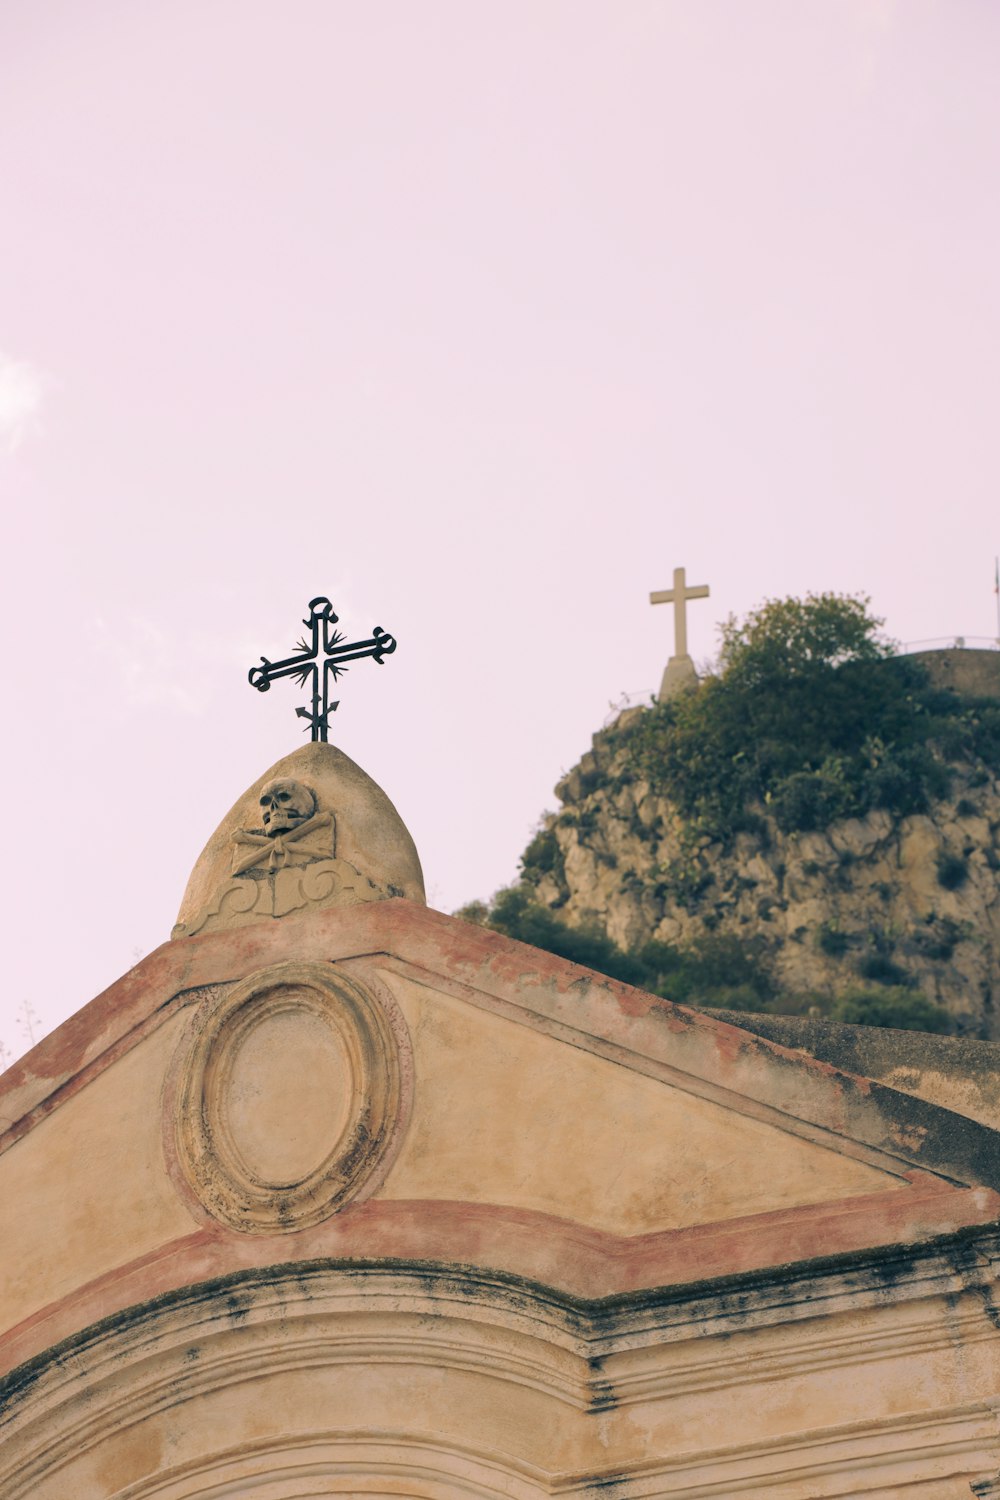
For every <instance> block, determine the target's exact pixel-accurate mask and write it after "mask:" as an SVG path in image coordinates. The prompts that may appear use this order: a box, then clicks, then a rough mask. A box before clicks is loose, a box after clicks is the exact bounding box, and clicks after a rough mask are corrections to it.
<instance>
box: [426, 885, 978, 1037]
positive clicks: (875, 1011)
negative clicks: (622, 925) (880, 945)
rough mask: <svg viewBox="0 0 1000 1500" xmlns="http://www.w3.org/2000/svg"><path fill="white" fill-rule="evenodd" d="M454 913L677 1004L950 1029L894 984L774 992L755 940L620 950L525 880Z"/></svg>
mask: <svg viewBox="0 0 1000 1500" xmlns="http://www.w3.org/2000/svg"><path fill="white" fill-rule="evenodd" d="M455 915H456V916H458V917H464V918H465V920H466V921H470V922H476V923H478V924H480V925H481V926H488V927H491V928H493V929H494V930H495V931H496V932H502V933H504V934H505V936H507V937H512V938H517V939H518V941H520V942H522V943H530V944H531V945H532V946H533V947H535V948H543V949H545V951H546V952H548V953H556V954H558V955H559V957H560V958H565V959H568V960H570V961H571V962H572V963H577V964H582V965H583V966H584V967H586V968H588V969H596V970H597V971H598V973H601V974H606V975H608V976H609V978H611V979H620V980H622V981H623V982H624V983H625V984H633V985H635V986H637V988H639V989H644V990H648V991H649V992H650V993H651V994H654V995H662V996H664V997H665V998H667V999H669V1000H675V1001H678V1002H679V1003H681V1004H687V1005H698V1006H706V1007H710V1008H714V1009H722V1010H743V1011H758V1012H763V1013H765V1014H772V1015H821V1016H823V1017H825V1018H826V1019H828V1020H834V1021H860V1022H862V1023H863V1024H864V1025H866V1026H894V1027H897V1028H899V1029H901V1030H908V1031H938V1032H946V1031H949V1030H951V1029H952V1023H951V1018H950V1016H949V1014H948V1012H947V1011H946V1010H944V1008H943V1007H942V1006H940V1005H935V1004H934V1003H933V1002H932V1001H930V1000H927V999H926V998H925V997H924V996H923V995H922V994H921V993H920V992H919V991H917V990H914V989H911V988H909V987H907V986H905V985H901V984H899V983H886V984H878V983H875V984H870V985H867V986H865V987H864V988H855V989H848V990H847V991H846V992H845V993H844V994H843V995H841V996H839V997H837V998H836V999H833V1000H831V999H829V998H828V997H822V996H815V995H788V994H782V993H779V992H778V990H777V988H776V986H775V983H774V979H773V977H772V973H771V965H770V962H769V958H768V955H767V952H766V950H765V947H764V945H763V943H762V942H761V941H760V940H759V939H753V938H751V939H741V938H739V937H737V936H735V935H734V934H730V933H718V932H708V933H705V934H703V935H702V936H700V937H698V938H695V939H694V940H693V941H692V942H691V943H689V944H687V945H685V946H684V947H679V946H676V945H674V944H673V943H661V942H649V943H644V944H643V945H642V947H640V948H638V949H636V950H635V951H634V952H625V951H624V950H623V949H622V948H619V947H618V945H617V944H616V943H613V942H612V941H611V939H610V938H609V937H608V936H607V934H606V933H604V932H601V931H600V929H599V928H596V927H592V928H581V927H569V926H568V925H567V924H566V923H564V922H561V921H560V920H559V918H558V917H556V916H554V915H553V913H552V912H551V911H550V910H549V909H548V907H545V906H541V905H540V904H539V903H538V902H537V901H535V900H534V898H533V894H532V891H531V889H530V887H528V886H526V885H523V884H522V885H516V886H510V887H509V888H508V889H506V890H503V891H500V892H498V894H497V895H496V896H495V897H494V899H493V901H492V902H491V903H490V904H489V905H486V904H485V903H484V902H481V901H475V902H471V903H470V904H469V905H468V906H464V907H462V908H461V910H459V911H457V912H456V913H455ZM872 957H873V959H876V958H881V955H873V956H872ZM886 963H887V969H888V971H891V976H892V977H896V976H898V975H899V974H900V973H901V971H900V970H899V969H898V968H897V967H896V965H894V964H891V963H889V962H888V961H886ZM872 977H875V976H874V975H872Z"/></svg>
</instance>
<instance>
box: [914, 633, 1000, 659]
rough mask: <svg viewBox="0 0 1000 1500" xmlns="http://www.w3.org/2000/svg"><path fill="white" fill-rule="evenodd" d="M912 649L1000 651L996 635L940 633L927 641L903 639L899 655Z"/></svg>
mask: <svg viewBox="0 0 1000 1500" xmlns="http://www.w3.org/2000/svg"><path fill="white" fill-rule="evenodd" d="M911 651H1000V637H998V636H995V635H938V636H934V637H932V639H930V640H927V641H901V642H900V646H899V651H898V652H897V655H899V656H906V655H908V654H909V653H910V652H911Z"/></svg>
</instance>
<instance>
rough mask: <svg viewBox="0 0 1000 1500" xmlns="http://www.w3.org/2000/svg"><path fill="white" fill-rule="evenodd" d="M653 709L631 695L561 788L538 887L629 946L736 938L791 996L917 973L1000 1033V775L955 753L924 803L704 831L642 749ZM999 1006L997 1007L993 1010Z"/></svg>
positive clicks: (960, 1010)
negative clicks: (641, 731) (730, 831)
mask: <svg viewBox="0 0 1000 1500" xmlns="http://www.w3.org/2000/svg"><path fill="white" fill-rule="evenodd" d="M646 712H647V710H645V709H643V708H632V709H628V710H626V711H625V712H624V713H623V714H621V716H620V717H619V718H618V719H617V721H616V722H615V723H613V724H612V725H611V726H609V727H608V728H606V729H604V730H602V731H600V732H599V733H598V734H596V735H595V736H594V739H593V748H592V750H591V751H590V752H588V753H587V754H586V755H584V757H583V759H582V760H581V761H580V763H579V765H577V766H576V767H574V768H573V770H571V771H570V772H569V774H568V775H566V776H565V777H563V779H562V780H561V781H560V783H559V785H558V786H557V787H556V794H557V796H558V797H559V799H560V802H561V803H562V810H561V811H560V812H558V813H554V814H550V815H548V816H547V817H546V818H545V820H544V821H543V825H542V828H541V830H540V832H539V834H538V835H537V837H536V838H535V839H534V841H533V842H532V844H531V845H530V847H529V849H528V850H527V851H526V853H525V856H524V860H523V872H524V877H525V880H526V881H527V882H529V883H530V884H531V885H532V886H533V887H534V895H535V898H536V899H537V901H538V902H540V903H541V904H543V905H544V906H545V907H548V908H550V909H552V910H554V911H555V912H557V914H558V916H559V917H560V919H561V920H563V921H565V922H567V923H568V924H570V925H571V926H574V927H576V926H580V927H588V926H589V927H592V928H594V927H596V928H599V929H600V930H602V931H603V932H605V933H606V934H607V936H608V937H610V938H611V939H613V940H614V942H616V943H617V944H618V945H619V946H620V947H621V948H623V949H626V950H630V951H634V950H636V949H638V948H640V947H641V946H642V945H643V944H644V943H646V942H648V941H649V940H651V939H653V940H661V941H664V942H667V943H670V944H672V945H676V946H678V947H680V948H682V949H683V948H686V947H689V946H690V945H692V944H695V945H697V943H698V942H699V941H700V942H702V943H704V941H705V939H706V937H707V936H708V935H710V934H714V935H728V936H729V938H730V939H738V940H739V942H740V944H741V945H742V946H743V947H744V948H745V950H746V951H748V952H752V953H754V954H756V955H758V956H759V957H760V958H761V960H762V961H763V962H764V963H766V964H767V966H768V969H769V971H770V973H771V974H773V978H774V983H775V985H776V987H777V989H779V990H780V991H781V992H783V993H784V994H785V995H787V996H794V997H798V1000H799V1003H800V1008H807V1004H806V1006H803V1005H802V1002H803V1000H804V1001H805V1002H808V1000H809V997H814V998H815V1000H816V1001H817V1003H818V1004H822V1002H823V1001H824V999H826V1000H829V999H832V998H834V997H836V996H837V995H842V994H844V993H845V992H846V991H848V990H849V989H850V988H851V987H852V986H853V987H855V988H856V987H857V986H859V985H865V984H874V985H881V986H907V985H908V986H911V987H912V988H913V989H914V990H920V991H922V992H923V993H924V994H925V995H926V996H927V997H928V998H929V999H931V1000H933V1001H935V1002H937V1003H939V1004H941V1005H943V1006H945V1007H946V1008H947V1010H948V1011H949V1012H950V1014H951V1015H952V1017H953V1018H954V1023H955V1025H956V1027H957V1029H958V1030H960V1031H965V1032H968V1033H972V1034H978V1035H981V1036H987V1037H997V1036H1000V779H998V777H997V776H996V775H995V774H994V773H993V772H992V771H990V770H989V769H988V768H986V767H984V766H983V765H981V764H979V765H976V764H970V763H963V764H960V765H956V766H954V767H953V768H951V786H950V789H949V793H948V796H947V797H946V798H943V799H940V800H937V801H934V802H933V803H932V804H931V805H930V806H929V808H928V810H927V811H926V812H925V813H920V814H916V815H910V816H906V817H897V816H894V815H893V814H891V813H890V812H888V811H886V810H884V809H878V810H875V811H872V812H870V813H868V814H867V815H866V816H864V817H861V818H851V819H848V820H845V821H841V822H837V823H834V824H832V825H831V826H829V827H827V828H825V829H823V830H822V831H810V832H791V833H789V832H783V831H782V830H781V829H780V828H779V827H778V824H777V822H776V821H775V819H774V818H773V817H771V816H769V815H768V813H767V810H766V808H761V809H760V816H759V817H758V818H757V819H756V827H755V829H754V831H753V832H740V833H737V834H736V835H735V836H734V837H733V838H731V839H730V840H728V841H725V842H723V841H721V840H713V839H711V838H709V837H706V836H702V837H693V836H692V835H691V833H690V830H689V829H687V828H686V827H685V826H684V824H683V823H682V821H681V819H680V818H679V816H678V813H677V811H676V809H675V807H674V806H673V805H672V803H671V801H670V799H669V796H667V795H664V794H663V793H662V791H661V792H658V791H656V790H654V789H653V788H652V787H651V785H650V783H649V781H648V780H647V779H645V778H644V776H643V774H642V772H641V770H640V769H638V767H639V765H640V764H641V762H640V761H639V760H638V758H637V757H636V755H635V754H634V753H633V741H634V737H635V731H636V728H637V726H638V725H639V723H640V721H641V718H642V715H643V714H644V713H646ZM994 1007H996V1009H994Z"/></svg>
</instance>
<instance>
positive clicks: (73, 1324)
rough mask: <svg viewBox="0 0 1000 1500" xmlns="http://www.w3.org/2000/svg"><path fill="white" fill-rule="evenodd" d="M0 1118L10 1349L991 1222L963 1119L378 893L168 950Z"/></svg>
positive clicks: (823, 1250) (771, 1255)
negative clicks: (230, 1303) (363, 1278)
mask: <svg viewBox="0 0 1000 1500" xmlns="http://www.w3.org/2000/svg"><path fill="white" fill-rule="evenodd" d="M0 1114H2V1118H3V1120H4V1122H5V1127H6V1128H5V1134H4V1135H3V1137H2V1138H0V1195H2V1196H3V1197H4V1199H5V1201H8V1202H17V1203H18V1204H19V1224H18V1236H17V1243H16V1255H14V1257H13V1259H12V1262H11V1264H10V1265H9V1266H8V1267H7V1275H6V1279H5V1283H4V1287H3V1289H2V1296H3V1298H4V1299H5V1300H3V1301H2V1305H0V1327H2V1328H6V1329H8V1330H11V1332H10V1334H9V1335H8V1345H7V1353H6V1354H5V1356H4V1357H5V1359H6V1360H7V1363H8V1364H13V1363H16V1362H17V1360H18V1358H20V1359H24V1358H28V1357H30V1355H31V1354H32V1352H33V1351H34V1350H35V1349H37V1348H39V1347H47V1346H49V1345H51V1344H52V1343H54V1342H56V1341H57V1340H58V1338H60V1337H63V1336H65V1335H66V1333H67V1332H69V1331H72V1330H73V1329H74V1328H82V1327H85V1326H87V1325H88V1324H89V1323H91V1322H93V1321H95V1320H96V1319H98V1318H101V1317H106V1316H109V1315H110V1314H111V1313H113V1312H115V1311H116V1310H117V1309H121V1308H124V1307H127V1306H130V1305H134V1304H138V1303H141V1302H143V1301H145V1300H148V1299H150V1298H152V1297H156V1296H160V1295H162V1294H164V1293H165V1292H168V1291H171V1290H172V1289H177V1288H179V1287H183V1286H190V1285H193V1284H195V1283H199V1282H202V1281H205V1280H208V1279H211V1278H212V1277H217V1276H222V1275H228V1274H230V1273H232V1272H234V1271H237V1270H240V1269H241V1268H242V1269H247V1268H252V1267H260V1266H268V1265H275V1264H288V1263H292V1262H296V1261H303V1262H305V1261H308V1262H314V1261H317V1260H319V1261H335V1262H340V1261H345V1262H349V1263H354V1262H356V1261H364V1262H369V1261H373V1260H374V1261H377V1262H379V1263H382V1262H386V1261H388V1262H393V1263H406V1264H420V1265H426V1264H429V1263H430V1264H443V1265H452V1266H454V1265H462V1266H473V1267H476V1268H479V1269H480V1270H483V1271H486V1272H488V1273H490V1274H494V1273H495V1274H503V1275H514V1276H518V1277H521V1278H526V1279H528V1280H531V1281H533V1282H536V1283H540V1284H543V1285H546V1286H550V1287H552V1288H554V1289H557V1290H559V1291H560V1292H561V1293H565V1294H573V1295H576V1296H582V1297H602V1296H608V1295H613V1294H616V1293H620V1292H624V1291H631V1290H636V1289H640V1288H649V1287H655V1286H664V1285H674V1284H681V1283H686V1282H691V1281H697V1280H700V1279H704V1278H707V1277H713V1276H722V1275H732V1274H736V1273H739V1272H741V1271H749V1270H753V1271H755V1272H762V1271H765V1270H767V1269H768V1268H773V1267H777V1266H780V1265H786V1264H788V1263H790V1262H793V1261H809V1260H811V1259H816V1258H817V1257H822V1256H829V1255H831V1254H848V1253H854V1252H860V1251H862V1250H868V1249H871V1248H873V1247H885V1246H892V1245H898V1244H912V1243H914V1242H917V1241H921V1240H927V1239H929V1238H933V1237H934V1236H936V1235H941V1234H947V1233H950V1232H953V1231H955V1230H958V1229H961V1228H964V1227H968V1226H971V1225H974V1224H982V1223H984V1222H987V1221H992V1220H994V1219H1000V1196H998V1193H997V1189H998V1188H1000V1151H998V1150H997V1147H998V1145H1000V1137H998V1134H997V1132H996V1131H994V1130H992V1129H991V1128H989V1127H988V1126H987V1125H986V1124H984V1123H982V1122H981V1121H977V1120H974V1119H970V1118H968V1117H965V1116H963V1115H961V1114H960V1113H957V1112H953V1111H950V1110H947V1109H943V1108H941V1107H939V1106H938V1105H935V1104H932V1103H929V1102H927V1101H926V1100H925V1099H921V1098H916V1097H912V1096H911V1095H909V1094H905V1093H901V1092H898V1091H897V1090H895V1089H892V1088H888V1087H886V1086H885V1085H884V1084H881V1083H879V1082H878V1081H876V1080H873V1079H870V1078H865V1077H861V1076H859V1075H852V1074H850V1073H847V1072H843V1071H840V1070H838V1069H837V1068H835V1067H833V1066H831V1065H830V1064H829V1063H826V1062H821V1061H818V1060H817V1059H816V1058H814V1057H810V1056H808V1055H806V1054H805V1053H803V1052H800V1051H795V1050H794V1049H791V1048H788V1047H786V1046H783V1045H780V1044H779V1043H778V1042H775V1041H773V1040H770V1039H768V1038H766V1037H763V1036H759V1035H755V1034H753V1033H752V1032H749V1031H746V1030H742V1029H740V1028H737V1027H735V1026H732V1025H730V1024H728V1023H727V1022H725V1021H723V1020H721V1019H719V1018H715V1017H712V1016H711V1015H708V1014H706V1013H703V1012H698V1011H696V1010H693V1009H689V1008H686V1007H682V1006H677V1005H672V1004H670V1003H669V1002H668V1001H664V1000H661V999H658V998H656V997H655V996H651V995H648V994H643V993H642V992H639V991H636V990H632V989H630V988H629V987H628V986H625V985H620V984H617V983H615V982H613V981H611V980H608V979H605V978H603V977H602V976H600V975H597V974H594V973H591V972H589V971H587V970H584V969H581V968H579V967H578V966H576V965H573V964H570V963H567V962H565V961H564V960H561V959H558V958H555V957H553V956H552V955H551V954H546V953H542V952H539V951H538V950H536V949H533V948H528V947H525V946H524V945H522V944H519V943H515V942H511V941H509V940H508V939H506V938H503V937H501V936H500V935H498V934H496V933H492V932H488V931H484V930H483V929H480V928H476V927H474V926H471V925H469V924H467V923H464V922H461V921H458V920H456V919H453V918H448V917H443V916H441V915H440V914H438V913H435V912H432V911H429V910H427V909H426V908H424V907H421V906H419V905H416V904H414V903H410V902H408V901H405V900H399V899H397V900H386V901H381V902H378V903H372V904H370V905H362V906H357V907H352V908H348V909H339V910H334V909H331V910H324V911H319V912H316V913H313V914H311V915H309V916H303V917H288V918H285V919H282V920H280V921H277V920H276V921H273V922H271V923H269V924H264V923H262V924H260V925H259V926H258V927H256V928H254V929H253V930H252V931H251V932H247V931H222V932H213V933H208V934H206V935H204V936H197V937H193V938H186V939H181V940H178V941H175V942H172V943H169V944H165V945H164V947H163V948H161V949H159V950H158V951H157V952H156V953H155V954H152V955H150V957H149V958H148V959H146V960H144V962H143V963H142V964H140V965H138V966H137V967H136V969H134V970H132V971H130V973H129V974H128V975H127V976H125V978H124V979H123V980H122V981H120V982H119V984H117V985H115V986H113V987H112V989H111V990H109V991H108V992H106V994H105V995H103V996H100V997H98V999H97V1000H95V1001H93V1002H92V1003H91V1005H89V1006H87V1007H86V1008H85V1009H84V1010H83V1011H81V1012H80V1013H78V1015H76V1016H75V1017H73V1019H72V1020H71V1021H69V1022H67V1023H66V1025H65V1026H63V1027H61V1028H59V1030H58V1031H56V1032H55V1033H53V1035H52V1036H50V1037H48V1038H46V1040H45V1041H44V1042H43V1043H42V1044H40V1046H39V1047H37V1048H36V1049H34V1051H33V1052H32V1053H31V1054H29V1055H28V1057H27V1058H25V1059H23V1060H22V1062H21V1063H20V1064H19V1065H16V1066H15V1068H14V1069H12V1070H10V1072H9V1073H8V1074H7V1075H6V1077H5V1079H4V1081H3V1086H2V1091H0ZM79 1163H86V1170H85V1171H80V1170H77V1167H78V1164H79ZM67 1247H72V1252H71V1253H70V1252H69V1251H68V1249H67Z"/></svg>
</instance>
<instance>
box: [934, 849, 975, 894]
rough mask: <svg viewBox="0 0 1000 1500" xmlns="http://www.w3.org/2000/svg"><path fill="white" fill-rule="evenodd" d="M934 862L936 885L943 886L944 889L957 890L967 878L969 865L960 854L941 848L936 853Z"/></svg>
mask: <svg viewBox="0 0 1000 1500" xmlns="http://www.w3.org/2000/svg"><path fill="white" fill-rule="evenodd" d="M936 864H937V878H938V885H940V886H943V887H944V889H945V890H946V891H957V890H958V888H959V886H962V885H964V884H965V882H966V881H967V880H968V878H969V867H968V864H967V863H966V861H965V859H964V857H963V856H962V855H961V854H949V853H948V851H947V850H946V849H942V850H940V851H939V853H938V856H937V860H936Z"/></svg>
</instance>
